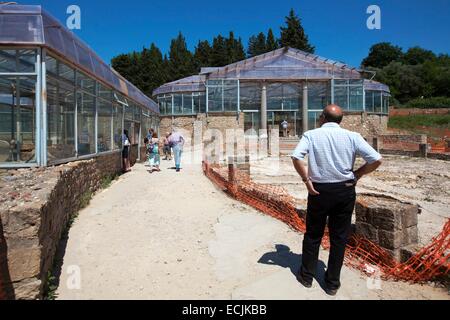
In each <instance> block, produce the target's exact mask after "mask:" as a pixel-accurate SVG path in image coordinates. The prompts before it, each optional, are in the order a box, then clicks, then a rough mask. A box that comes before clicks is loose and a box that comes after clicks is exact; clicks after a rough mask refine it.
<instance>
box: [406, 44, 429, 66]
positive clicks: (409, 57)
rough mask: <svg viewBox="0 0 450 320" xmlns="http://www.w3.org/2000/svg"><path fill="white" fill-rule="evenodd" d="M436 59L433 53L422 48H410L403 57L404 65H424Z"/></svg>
mask: <svg viewBox="0 0 450 320" xmlns="http://www.w3.org/2000/svg"><path fill="white" fill-rule="evenodd" d="M435 59H436V55H435V54H434V53H433V51H430V50H425V49H422V48H421V47H413V48H409V49H408V51H406V53H405V54H404V55H403V61H404V63H405V64H411V65H418V64H423V63H424V62H425V61H433V60H435Z"/></svg>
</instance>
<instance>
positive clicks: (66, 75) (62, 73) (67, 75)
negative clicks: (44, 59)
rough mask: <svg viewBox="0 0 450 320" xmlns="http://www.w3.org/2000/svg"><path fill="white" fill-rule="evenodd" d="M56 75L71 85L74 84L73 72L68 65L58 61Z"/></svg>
mask: <svg viewBox="0 0 450 320" xmlns="http://www.w3.org/2000/svg"><path fill="white" fill-rule="evenodd" d="M58 75H59V77H61V78H63V79H65V80H67V81H69V82H70V83H71V84H72V85H74V83H75V70H74V69H72V68H71V67H69V66H68V65H66V64H64V63H62V62H61V61H58Z"/></svg>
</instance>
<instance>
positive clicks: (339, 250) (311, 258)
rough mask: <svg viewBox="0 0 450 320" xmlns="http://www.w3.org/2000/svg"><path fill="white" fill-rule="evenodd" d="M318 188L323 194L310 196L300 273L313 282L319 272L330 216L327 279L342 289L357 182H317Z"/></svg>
mask: <svg viewBox="0 0 450 320" xmlns="http://www.w3.org/2000/svg"><path fill="white" fill-rule="evenodd" d="M314 188H315V189H316V190H317V191H318V192H319V193H320V195H317V196H311V195H310V196H309V197H308V209H307V214H306V234H305V237H304V239H303V254H302V267H301V269H300V276H301V277H302V278H303V279H304V280H305V281H307V282H312V280H313V278H314V276H315V274H316V269H317V262H318V257H319V249H320V244H321V242H322V237H323V234H324V231H325V225H326V224H327V218H328V230H329V235H330V244H331V248H330V255H329V258H328V268H327V272H326V274H325V283H326V286H327V287H328V288H330V289H339V287H340V286H341V282H340V276H341V269H342V265H343V263H344V254H345V247H346V245H347V241H348V237H349V234H350V228H351V222H352V214H353V209H354V207H355V200H356V192H355V184H354V182H353V181H349V182H348V183H333V184H314Z"/></svg>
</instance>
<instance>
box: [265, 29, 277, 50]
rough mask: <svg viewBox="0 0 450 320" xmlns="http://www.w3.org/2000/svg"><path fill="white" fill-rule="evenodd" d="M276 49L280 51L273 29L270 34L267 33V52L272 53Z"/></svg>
mask: <svg viewBox="0 0 450 320" xmlns="http://www.w3.org/2000/svg"><path fill="white" fill-rule="evenodd" d="M276 49H278V42H277V39H275V36H274V34H273V31H272V29H269V32H267V42H266V50H267V52H270V51H273V50H276Z"/></svg>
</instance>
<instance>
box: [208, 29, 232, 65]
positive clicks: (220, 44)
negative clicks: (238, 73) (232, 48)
mask: <svg viewBox="0 0 450 320" xmlns="http://www.w3.org/2000/svg"><path fill="white" fill-rule="evenodd" d="M227 54H228V53H227V46H226V41H225V38H224V37H223V36H222V35H220V34H219V35H218V36H217V37H215V38H214V40H213V46H212V54H211V64H212V65H211V66H212V67H223V66H225V65H226V64H227V63H228V57H227Z"/></svg>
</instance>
